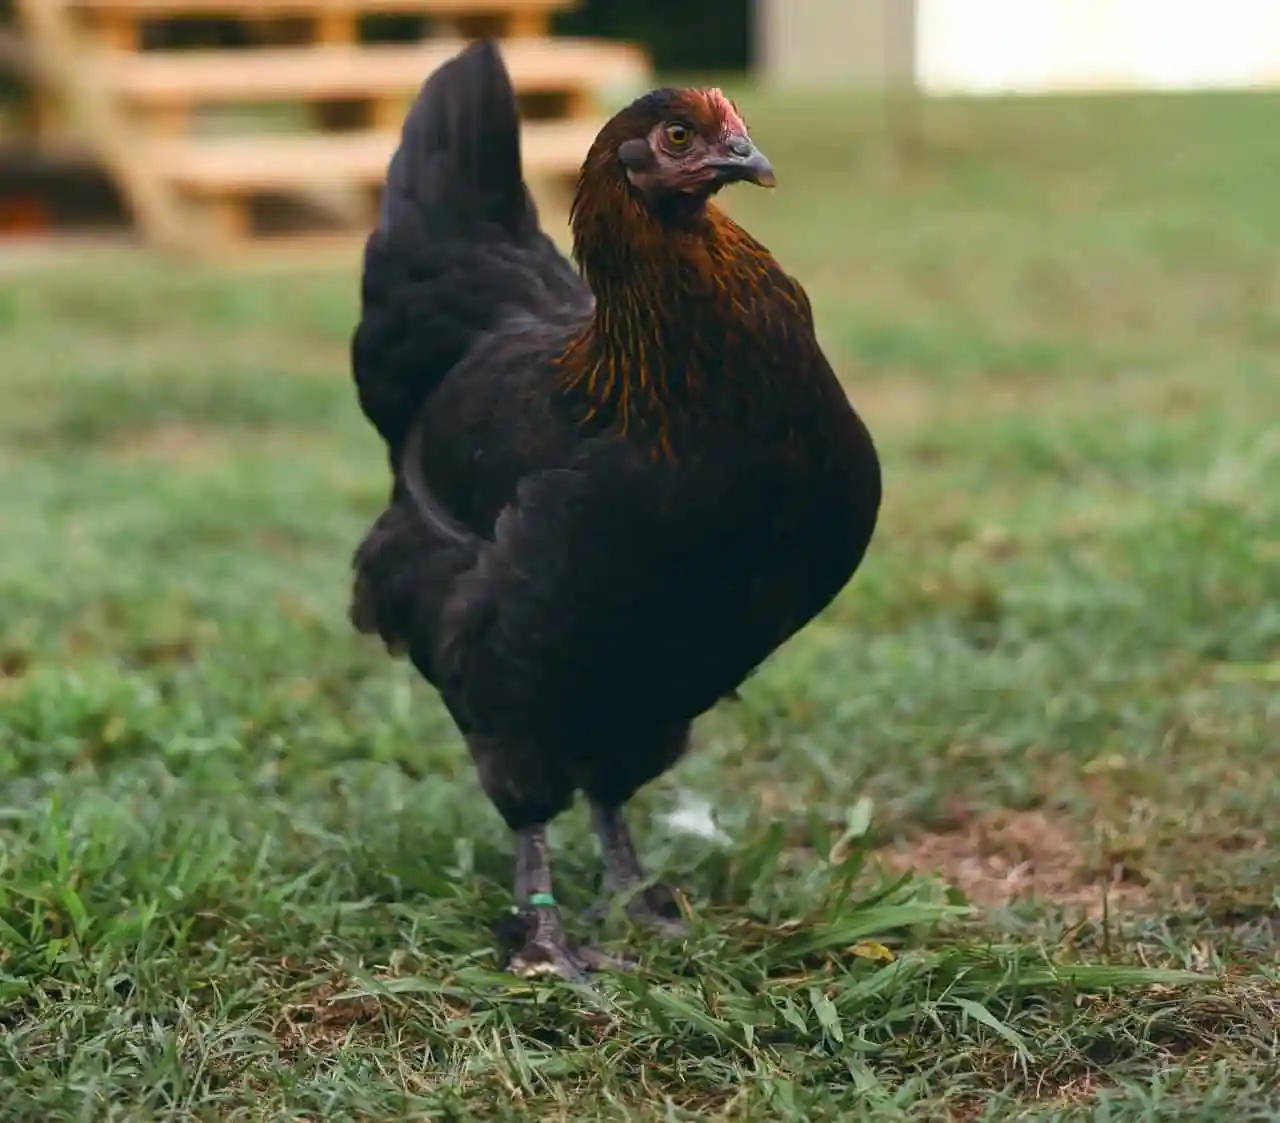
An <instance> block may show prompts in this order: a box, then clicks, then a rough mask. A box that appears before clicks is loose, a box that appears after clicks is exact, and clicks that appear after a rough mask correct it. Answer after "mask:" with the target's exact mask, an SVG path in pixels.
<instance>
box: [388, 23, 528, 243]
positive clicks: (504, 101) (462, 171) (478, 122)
mask: <svg viewBox="0 0 1280 1123" xmlns="http://www.w3.org/2000/svg"><path fill="white" fill-rule="evenodd" d="M486 223H494V224H497V225H498V226H500V227H501V228H502V229H503V230H505V231H506V233H507V234H508V235H509V236H510V237H512V238H515V239H519V238H521V237H523V236H525V235H527V234H528V233H529V232H530V228H531V226H532V227H533V228H535V229H536V226H537V216H536V214H535V213H534V211H533V207H532V205H531V202H530V199H529V196H528V192H527V191H526V189H525V183H524V176H523V173H522V171H521V163H520V125H519V118H518V116H517V113H516V100H515V93H514V91H513V90H512V87H511V79H510V77H509V76H508V74H507V69H506V66H505V65H504V64H503V61H502V56H501V55H500V54H499V53H498V48H497V46H496V45H495V44H494V43H493V41H492V40H488V39H482V40H479V41H477V42H475V43H472V44H471V45H470V46H468V47H467V48H466V49H465V50H463V51H462V52H460V53H459V54H458V55H457V56H455V57H454V58H452V59H450V60H449V61H448V62H446V63H445V64H444V65H443V66H440V67H439V68H437V69H436V70H435V71H434V72H432V74H431V75H430V76H429V77H428V78H427V80H426V81H425V82H424V83H423V84H422V89H421V90H420V91H419V93H418V97H417V100H416V101H415V102H414V105H413V107H412V108H411V109H410V110H409V114H408V116H407V117H406V118H405V122H404V127H403V130H402V132H401V139H400V147H399V148H398V149H397V150H396V153H395V155H394V156H393V157H392V159H391V164H390V166H389V168H388V170H387V180H386V187H385V189H384V190H383V193H382V206H381V211H380V214H379V219H378V235H379V236H380V237H381V238H382V239H385V240H393V241H401V240H408V241H410V242H414V241H417V240H418V239H420V238H422V237H423V236H424V235H425V236H426V237H428V238H431V237H433V236H434V237H439V236H441V235H447V236H449V237H456V236H457V235H458V234H459V233H461V232H463V231H464V230H466V229H467V228H474V227H475V226H477V225H479V224H486Z"/></svg>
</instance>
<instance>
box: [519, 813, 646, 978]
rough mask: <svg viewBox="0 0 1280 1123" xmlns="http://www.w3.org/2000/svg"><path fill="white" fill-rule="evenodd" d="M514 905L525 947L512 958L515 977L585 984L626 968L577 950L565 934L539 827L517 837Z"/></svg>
mask: <svg viewBox="0 0 1280 1123" xmlns="http://www.w3.org/2000/svg"><path fill="white" fill-rule="evenodd" d="M515 895H516V904H517V908H518V909H519V915H520V921H521V924H522V926H523V929H524V939H525V944H524V947H523V948H521V949H520V950H519V951H517V952H516V953H515V954H514V955H513V956H512V958H511V962H510V969H511V971H512V972H514V973H515V974H517V975H524V976H526V977H529V976H533V975H559V976H561V977H562V978H564V979H568V980H569V981H570V982H575V983H585V982H586V978H587V975H588V973H590V972H592V971H605V970H622V969H625V968H626V967H627V964H625V963H623V962H622V961H620V960H616V959H613V958H612V957H611V956H608V955H605V954H604V952H602V951H597V950H596V949H595V948H593V947H589V946H587V945H583V944H579V943H577V941H575V940H572V939H570V938H569V936H568V934H567V933H566V932H565V930H564V921H563V918H562V917H561V915H560V906H559V905H557V904H556V899H555V897H554V895H553V894H552V892H551V859H550V855H549V853H548V850H547V828H546V826H545V825H543V824H538V825H536V826H531V827H525V828H523V829H521V830H519V831H517V832H516V894H515Z"/></svg>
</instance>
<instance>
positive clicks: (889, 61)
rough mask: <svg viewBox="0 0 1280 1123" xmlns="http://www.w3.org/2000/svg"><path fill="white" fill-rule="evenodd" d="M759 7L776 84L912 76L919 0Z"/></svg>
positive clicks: (763, 50) (767, 62)
mask: <svg viewBox="0 0 1280 1123" xmlns="http://www.w3.org/2000/svg"><path fill="white" fill-rule="evenodd" d="M1275 2H1276V4H1277V5H1280V0H1275ZM754 3H755V8H754V12H753V22H754V37H755V67H756V70H757V72H758V73H760V74H761V75H762V76H763V77H764V78H765V79H767V80H769V81H771V82H775V83H777V84H779V85H787V86H805V85H814V86H860V85H861V86H876V85H883V84H885V82H886V81H887V80H889V79H893V80H897V81H905V80H909V79H910V78H911V75H912V70H913V68H914V65H915V39H916V31H915V9H916V0H754Z"/></svg>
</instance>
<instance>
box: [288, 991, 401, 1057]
mask: <svg viewBox="0 0 1280 1123" xmlns="http://www.w3.org/2000/svg"><path fill="white" fill-rule="evenodd" d="M348 986H349V982H348V981H346V980H333V981H330V982H326V983H321V984H320V985H319V986H317V987H316V988H315V989H314V990H312V991H311V992H310V993H309V994H308V995H307V996H306V998H305V1000H304V1001H302V1002H298V1003H293V1004H291V1005H288V1006H285V1007H284V1008H283V1009H282V1010H281V1011H280V1015H279V1017H278V1019H277V1020H276V1023H275V1026H274V1027H273V1028H274V1032H275V1037H276V1040H277V1041H279V1042H280V1044H281V1045H283V1046H284V1047H285V1048H287V1049H298V1048H311V1047H320V1048H325V1047H333V1046H335V1045H340V1044H341V1043H342V1042H343V1041H345V1040H346V1039H347V1037H348V1036H349V1035H350V1033H351V1032H352V1030H354V1029H356V1028H358V1027H359V1026H362V1025H368V1024H369V1023H371V1022H376V1021H378V1020H379V1019H380V1017H381V1015H382V1010H381V1007H380V1006H379V1004H378V1002H377V1001H376V1000H375V999H374V998H372V997H370V996H368V995H361V996H359V997H355V998H340V997H339V995H340V994H341V993H342V992H343V991H344V990H346V989H347V987H348Z"/></svg>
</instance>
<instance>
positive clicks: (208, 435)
mask: <svg viewBox="0 0 1280 1123" xmlns="http://www.w3.org/2000/svg"><path fill="white" fill-rule="evenodd" d="M322 439H323V438H322V437H318V436H316V435H314V434H310V433H306V432H298V431H295V430H283V429H279V428H274V429H273V428H261V429H253V428H216V427H209V428H203V427H201V426H198V425H187V424H182V423H179V422H175V423H172V424H164V425H152V426H146V427H142V428H137V429H129V430H126V431H124V432H122V433H120V434H119V435H118V436H116V437H114V438H113V439H112V440H111V441H110V442H108V443H107V444H106V446H105V448H104V449H103V451H104V452H105V454H106V455H107V456H109V457H110V458H111V459H112V460H113V461H115V462H116V463H120V464H164V465H167V466H169V467H174V468H181V469H184V470H187V471H202V470H207V469H211V468H218V467H220V466H221V465H223V464H226V463H228V462H230V461H234V460H237V459H239V458H242V457H243V456H244V455H245V453H246V452H249V453H253V454H268V455H274V454H281V455H284V454H294V453H300V454H303V455H306V454H311V455H315V454H316V452H317V451H318V450H319V449H321V448H322V445H321V444H320V442H321V440H322Z"/></svg>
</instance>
